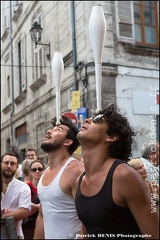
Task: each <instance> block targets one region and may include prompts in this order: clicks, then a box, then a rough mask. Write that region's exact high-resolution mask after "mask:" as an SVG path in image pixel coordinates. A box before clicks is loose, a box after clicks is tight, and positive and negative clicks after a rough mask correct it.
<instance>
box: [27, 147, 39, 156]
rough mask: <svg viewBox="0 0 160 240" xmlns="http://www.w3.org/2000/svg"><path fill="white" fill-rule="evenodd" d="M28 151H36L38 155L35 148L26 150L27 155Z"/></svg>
mask: <svg viewBox="0 0 160 240" xmlns="http://www.w3.org/2000/svg"><path fill="white" fill-rule="evenodd" d="M28 151H34V152H35V154H36V155H37V152H36V150H35V149H34V148H28V149H27V150H26V153H27V152H28Z"/></svg>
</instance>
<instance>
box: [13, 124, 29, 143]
mask: <svg viewBox="0 0 160 240" xmlns="http://www.w3.org/2000/svg"><path fill="white" fill-rule="evenodd" d="M15 137H16V141H17V145H20V144H23V143H26V142H27V124H26V123H23V124H22V125H21V126H18V127H16V129H15Z"/></svg>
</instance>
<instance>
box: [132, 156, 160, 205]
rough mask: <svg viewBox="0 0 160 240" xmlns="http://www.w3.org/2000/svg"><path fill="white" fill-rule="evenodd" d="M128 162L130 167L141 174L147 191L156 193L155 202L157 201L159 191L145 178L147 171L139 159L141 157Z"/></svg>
mask: <svg viewBox="0 0 160 240" xmlns="http://www.w3.org/2000/svg"><path fill="white" fill-rule="evenodd" d="M128 164H129V165H130V166H131V167H133V168H134V169H135V170H136V171H137V172H138V173H139V174H140V175H141V176H142V178H143V180H144V182H145V184H146V187H147V189H148V191H149V193H150V194H151V193H153V194H156V202H157V203H158V202H159V197H158V195H159V193H158V192H157V191H156V189H154V188H153V186H151V184H150V182H149V181H147V180H146V178H147V171H146V168H145V166H144V164H143V162H142V161H141V159H140V158H133V159H131V160H130V161H129V162H128Z"/></svg>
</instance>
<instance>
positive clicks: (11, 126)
mask: <svg viewBox="0 0 160 240" xmlns="http://www.w3.org/2000/svg"><path fill="white" fill-rule="evenodd" d="M11 4H12V1H10V48H11V89H12V106H11V113H10V128H11V129H10V134H11V142H10V147H12V146H13V123H12V117H13V113H14V75H13V39H12V6H11Z"/></svg>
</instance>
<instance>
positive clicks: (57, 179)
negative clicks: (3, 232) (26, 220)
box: [34, 116, 84, 239]
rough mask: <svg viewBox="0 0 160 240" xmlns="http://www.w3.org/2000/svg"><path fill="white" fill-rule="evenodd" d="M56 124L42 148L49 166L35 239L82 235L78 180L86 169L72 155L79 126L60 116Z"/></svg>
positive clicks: (42, 184) (41, 191)
mask: <svg viewBox="0 0 160 240" xmlns="http://www.w3.org/2000/svg"><path fill="white" fill-rule="evenodd" d="M52 123H53V126H54V127H53V129H51V130H48V131H47V134H46V136H45V138H44V141H43V143H42V145H41V148H42V149H43V150H44V151H45V152H46V153H48V163H49V167H48V168H47V169H46V170H45V172H44V174H43V176H42V177H41V179H40V181H39V183H38V187H37V189H38V197H39V199H40V210H39V215H38V217H37V221H36V227H35V233H34V239H74V238H80V229H81V222H80V220H79V219H78V217H77V212H76V208H75V201H74V198H75V192H76V188H75V181H76V179H77V178H78V177H79V176H80V174H81V173H82V172H83V171H84V166H83V164H82V163H81V162H80V161H78V160H76V159H74V158H73V157H71V155H72V154H73V152H74V151H75V150H76V149H77V147H78V146H79V142H78V140H77V138H76V135H77V133H78V128H77V127H76V126H75V125H74V124H73V123H72V121H71V120H70V119H68V118H67V117H65V116H62V117H61V120H60V123H61V124H60V125H57V126H56V125H55V122H52Z"/></svg>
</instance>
